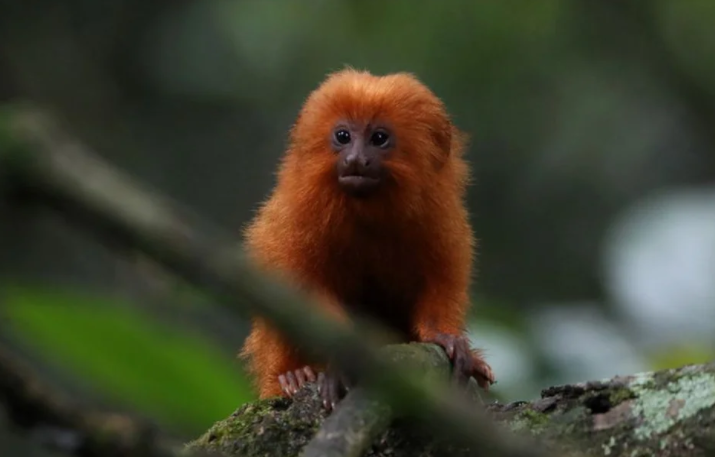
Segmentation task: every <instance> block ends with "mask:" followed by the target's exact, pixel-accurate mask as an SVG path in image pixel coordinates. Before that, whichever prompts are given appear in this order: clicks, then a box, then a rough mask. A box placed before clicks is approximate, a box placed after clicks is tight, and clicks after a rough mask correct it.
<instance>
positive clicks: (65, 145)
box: [0, 108, 543, 457]
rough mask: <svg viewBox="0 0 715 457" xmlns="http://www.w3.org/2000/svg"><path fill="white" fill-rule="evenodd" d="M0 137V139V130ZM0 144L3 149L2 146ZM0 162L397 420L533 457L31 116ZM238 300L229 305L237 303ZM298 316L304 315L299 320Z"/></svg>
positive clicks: (8, 119) (44, 199)
mask: <svg viewBox="0 0 715 457" xmlns="http://www.w3.org/2000/svg"><path fill="white" fill-rule="evenodd" d="M3 130H4V131H3ZM3 143H4V144H3ZM0 148H2V150H1V151H0V164H1V165H2V167H4V168H7V169H8V170H10V171H11V172H12V175H13V176H14V179H15V180H16V182H17V183H18V184H19V185H21V188H22V189H23V190H24V191H26V192H28V193H29V194H31V195H33V196H34V198H37V199H38V201H39V202H40V203H43V204H48V205H50V206H52V207H54V208H56V209H59V210H60V211H61V214H63V215H65V216H67V217H69V218H70V219H71V220H73V221H75V222H82V223H83V224H82V226H83V227H84V228H87V229H90V230H91V231H92V233H94V234H96V235H99V236H100V237H101V239H103V240H105V241H107V242H109V243H110V244H112V245H114V246H116V247H122V248H131V249H138V250H140V251H143V252H144V254H146V255H147V256H149V257H151V258H153V259H154V260H155V261H157V262H158V263H159V264H161V265H162V266H164V267H165V268H167V269H169V270H171V271H173V272H175V273H177V274H178V275H179V276H181V277H183V278H184V279H186V280H187V281H189V282H192V283H194V284H196V285H198V286H199V287H202V288H204V289H205V290H206V291H208V292H210V293H212V294H213V295H214V296H215V297H216V298H217V299H219V300H218V302H219V303H223V304H225V305H227V306H229V307H231V308H232V309H233V310H236V309H237V308H239V307H238V306H237V305H238V303H240V304H241V305H243V306H244V307H245V308H246V309H248V310H250V311H252V312H255V313H256V314H260V315H262V316H264V317H265V318H266V319H268V320H269V321H270V322H271V323H272V324H273V325H275V326H276V327H277V328H278V329H280V330H281V331H282V332H283V333H284V334H285V335H286V337H287V338H288V339H289V340H290V341H292V342H294V343H295V344H296V345H297V346H298V347H300V348H301V349H302V350H304V351H306V353H307V354H308V355H309V356H313V357H317V358H320V359H322V360H327V359H331V360H335V361H336V364H337V365H338V368H340V369H343V370H345V371H350V372H353V371H354V372H357V373H360V375H361V381H362V382H363V383H364V385H365V386H366V387H368V388H370V389H375V391H376V392H379V393H380V394H381V398H384V399H385V400H386V401H387V402H388V403H387V404H389V405H390V406H391V407H392V408H393V410H394V411H395V413H396V414H399V415H403V414H405V415H409V416H412V417H414V418H417V419H419V420H421V421H422V422H423V423H426V424H429V425H430V426H431V427H432V428H433V429H434V430H438V431H439V432H440V433H441V434H444V435H445V436H447V437H449V438H450V439H451V440H453V441H454V442H456V443H460V444H462V445H465V446H466V447H467V448H468V449H471V453H472V454H473V455H484V451H485V450H487V452H488V453H489V454H491V455H494V456H520V457H532V456H533V457H536V456H541V455H543V453H542V451H541V449H540V448H539V447H537V446H534V445H532V444H529V445H527V444H526V443H524V442H523V441H522V440H515V439H514V438H513V437H512V436H510V435H508V434H507V432H506V431H504V430H502V429H500V428H497V427H496V426H495V425H494V424H493V423H492V422H491V421H489V420H488V419H487V417H486V416H485V414H483V412H482V411H477V410H475V409H474V408H472V407H470V405H469V404H468V403H465V402H463V401H461V399H460V397H458V396H457V395H447V394H446V392H447V390H446V389H443V388H439V387H441V386H435V385H434V384H433V383H427V382H425V380H424V379H423V378H422V377H421V376H419V375H417V376H409V375H406V374H405V373H402V372H401V371H400V370H397V369H395V368H394V367H392V366H390V364H387V363H384V362H383V361H382V360H380V359H379V357H378V355H377V352H376V350H375V348H374V347H373V346H372V345H371V344H369V343H368V342H366V341H365V340H366V338H365V337H364V335H365V330H362V331H358V330H359V329H361V328H362V326H359V327H358V328H355V327H353V326H350V327H348V326H347V325H344V324H342V323H337V322H334V321H333V319H330V318H329V317H328V316H327V315H326V314H325V313H323V312H321V311H319V310H317V309H314V308H307V307H306V305H305V304H306V303H307V301H306V299H305V297H304V296H303V294H299V293H298V292H297V291H295V290H293V289H291V288H288V287H287V286H286V285H285V284H282V283H278V282H276V281H275V280H273V279H271V278H267V277H265V276H264V275H263V274H261V273H260V272H258V271H257V270H256V269H255V268H254V267H253V266H252V265H250V264H249V262H248V261H247V260H246V259H245V257H244V256H243V254H242V253H241V252H240V251H239V249H238V244H237V243H236V242H235V241H233V240H232V238H231V237H228V236H226V235H225V234H223V233H221V232H220V231H218V230H213V229H210V228H208V227H206V224H204V223H201V221H199V220H198V219H197V218H196V217H195V216H193V215H191V214H190V213H189V212H188V211H186V210H184V209H182V208H180V207H178V206H177V205H175V204H173V203H172V202H170V201H168V200H167V199H165V198H162V197H160V196H156V195H152V194H151V193H150V192H148V191H147V190H144V189H142V188H141V187H140V186H139V185H138V184H137V183H135V182H133V181H131V180H130V179H128V178H127V177H125V176H123V175H121V174H119V173H118V172H116V171H115V170H113V169H112V168H110V167H109V166H107V165H106V164H105V163H103V162H102V161H101V160H100V159H99V158H97V157H96V156H93V155H92V154H90V153H89V152H88V151H86V150H85V148H84V147H83V146H82V145H81V144H80V143H78V142H77V141H75V140H73V139H72V138H71V137H69V136H68V135H66V134H65V133H63V132H62V131H61V130H60V129H59V128H58V126H56V125H55V124H53V122H51V121H50V120H49V119H48V118H47V117H45V116H43V115H42V114H40V113H39V112H37V111H35V110H32V109H28V108H25V109H18V110H16V111H14V112H10V113H8V114H6V115H5V116H4V119H0ZM237 302H238V303H237ZM307 309H313V311H311V312H307V311H306V310H307Z"/></svg>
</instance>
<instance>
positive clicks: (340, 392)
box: [318, 369, 352, 412]
mask: <svg viewBox="0 0 715 457" xmlns="http://www.w3.org/2000/svg"><path fill="white" fill-rule="evenodd" d="M351 384H352V383H351V382H349V381H348V379H347V377H345V376H343V375H342V374H340V373H336V372H335V371H333V370H330V369H328V370H327V372H320V373H318V393H319V394H320V398H321V400H323V408H325V410H326V411H328V412H330V411H332V410H334V409H335V406H336V405H337V404H338V402H339V401H340V400H341V399H342V398H343V397H344V396H345V395H346V394H347V393H348V391H350V386H351Z"/></svg>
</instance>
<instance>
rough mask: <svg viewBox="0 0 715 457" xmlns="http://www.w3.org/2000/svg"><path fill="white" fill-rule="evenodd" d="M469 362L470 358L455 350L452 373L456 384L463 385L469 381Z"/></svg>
mask: <svg viewBox="0 0 715 457" xmlns="http://www.w3.org/2000/svg"><path fill="white" fill-rule="evenodd" d="M470 362H471V360H470V359H469V358H468V357H465V356H464V353H463V352H462V351H455V355H454V366H453V368H452V375H453V379H454V381H455V382H456V383H457V385H460V386H463V385H465V384H467V381H469V376H470V375H471V371H472V367H471V364H470Z"/></svg>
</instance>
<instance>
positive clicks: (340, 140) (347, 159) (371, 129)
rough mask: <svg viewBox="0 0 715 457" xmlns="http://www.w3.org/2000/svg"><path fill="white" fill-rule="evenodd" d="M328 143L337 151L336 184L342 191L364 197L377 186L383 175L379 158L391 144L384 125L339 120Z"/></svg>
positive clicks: (381, 159)
mask: <svg viewBox="0 0 715 457" xmlns="http://www.w3.org/2000/svg"><path fill="white" fill-rule="evenodd" d="M331 144H332V147H333V150H334V151H335V152H336V153H337V155H338V158H337V163H336V168H337V172H338V184H339V185H340V188H341V189H343V191H344V192H345V193H347V194H348V195H350V196H351V197H356V198H364V197H367V196H369V195H372V194H373V193H374V192H375V191H376V190H377V189H379V188H380V186H381V184H383V182H384V181H385V178H386V175H387V172H386V170H385V167H384V164H383V160H384V158H385V157H386V156H387V154H388V153H389V152H390V150H391V149H392V148H393V147H394V146H395V140H394V137H393V134H392V132H391V131H390V130H389V129H388V128H387V126H385V125H381V124H369V123H368V124H362V123H361V124H357V123H348V122H343V123H340V124H338V125H336V126H335V128H334V129H333V132H332V138H331Z"/></svg>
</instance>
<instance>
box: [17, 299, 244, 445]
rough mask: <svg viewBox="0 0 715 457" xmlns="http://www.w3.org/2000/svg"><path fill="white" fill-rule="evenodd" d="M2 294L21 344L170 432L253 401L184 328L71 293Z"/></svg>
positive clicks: (201, 425) (238, 378) (193, 427)
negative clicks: (163, 426)
mask: <svg viewBox="0 0 715 457" xmlns="http://www.w3.org/2000/svg"><path fill="white" fill-rule="evenodd" d="M4 298H5V310H6V313H7V315H8V317H9V319H10V322H9V324H10V325H9V328H10V329H12V330H14V331H15V334H16V335H17V336H18V337H19V339H20V341H21V342H23V343H24V344H26V345H30V346H31V347H33V348H35V349H36V350H38V351H40V353H41V354H43V355H44V356H45V357H47V358H48V359H49V360H48V362H50V363H51V364H53V365H55V366H61V367H62V368H63V369H64V370H68V371H71V372H73V373H74V374H76V375H78V376H82V377H85V378H86V380H88V381H89V382H90V384H91V385H92V386H93V387H94V388H96V389H98V390H99V391H100V392H102V393H103V394H105V395H106V397H107V398H109V399H111V400H115V401H118V402H120V404H127V405H130V406H131V407H133V408H136V410H137V411H139V412H141V413H144V414H146V415H148V416H150V417H153V418H156V419H157V420H159V421H160V422H162V423H163V424H164V425H168V426H170V427H172V428H173V429H174V430H178V431H182V432H193V433H197V432H200V431H201V430H204V429H205V428H206V427H207V426H209V425H210V424H212V423H213V422H214V421H216V420H217V419H219V418H222V417H225V416H226V415H228V414H230V413H231V412H232V411H233V410H234V409H235V408H236V407H237V406H238V405H240V404H241V403H243V402H245V401H248V400H250V399H251V398H253V397H252V393H251V389H250V386H249V384H248V382H247V379H246V377H245V376H244V375H243V374H242V373H241V372H240V370H239V369H237V368H238V363H237V362H236V361H235V360H230V359H227V358H226V357H222V356H221V354H222V353H223V352H222V351H220V350H219V348H218V347H216V344H215V343H213V342H212V341H211V340H210V339H208V338H205V337H201V336H198V335H196V334H193V333H192V332H191V331H190V329H186V328H177V327H176V326H169V325H167V324H165V323H162V322H160V321H157V320H156V319H153V318H151V317H150V316H148V315H146V314H143V313H140V312H138V311H136V310H135V309H134V308H130V307H127V306H117V304H112V306H109V305H108V304H107V303H103V302H106V301H107V299H106V298H99V297H96V296H90V295H87V294H80V293H77V292H74V291H72V292H70V291H67V290H59V289H52V290H43V289H40V288H27V287H24V288H18V287H12V288H8V290H7V292H6V293H5V297H4Z"/></svg>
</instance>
